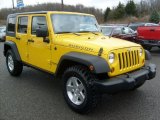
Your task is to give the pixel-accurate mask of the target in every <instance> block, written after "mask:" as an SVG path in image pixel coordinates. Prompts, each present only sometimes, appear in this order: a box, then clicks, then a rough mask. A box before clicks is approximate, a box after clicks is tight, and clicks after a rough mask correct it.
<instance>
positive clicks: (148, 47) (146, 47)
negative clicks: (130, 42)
mask: <svg viewBox="0 0 160 120" xmlns="http://www.w3.org/2000/svg"><path fill="white" fill-rule="evenodd" d="M143 47H144V49H146V50H148V51H151V49H152V47H151V46H143Z"/></svg>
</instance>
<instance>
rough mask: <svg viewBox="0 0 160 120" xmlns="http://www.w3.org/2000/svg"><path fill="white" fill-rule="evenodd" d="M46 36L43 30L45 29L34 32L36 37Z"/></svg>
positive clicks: (46, 31)
mask: <svg viewBox="0 0 160 120" xmlns="http://www.w3.org/2000/svg"><path fill="white" fill-rule="evenodd" d="M48 35H49V33H48V30H45V29H37V30H36V37H43V38H46V37H48Z"/></svg>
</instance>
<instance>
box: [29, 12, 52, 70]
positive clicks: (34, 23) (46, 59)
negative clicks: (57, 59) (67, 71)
mask: <svg viewBox="0 0 160 120" xmlns="http://www.w3.org/2000/svg"><path fill="white" fill-rule="evenodd" d="M47 26H48V25H47V16H46V15H36V16H32V20H31V32H30V37H29V39H28V55H29V57H28V62H29V64H31V65H32V66H34V67H37V68H40V69H42V70H45V71H51V64H50V61H51V49H50V45H51V42H50V43H47V42H44V41H43V39H44V38H41V37H36V30H37V29H47V30H48V27H47ZM48 39H50V35H49V36H48ZM50 40H51V39H50Z"/></svg>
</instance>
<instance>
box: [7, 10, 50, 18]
mask: <svg viewBox="0 0 160 120" xmlns="http://www.w3.org/2000/svg"><path fill="white" fill-rule="evenodd" d="M47 12H49V11H34V12H22V13H14V14H9V15H8V16H9V17H14V16H17V15H28V14H47Z"/></svg>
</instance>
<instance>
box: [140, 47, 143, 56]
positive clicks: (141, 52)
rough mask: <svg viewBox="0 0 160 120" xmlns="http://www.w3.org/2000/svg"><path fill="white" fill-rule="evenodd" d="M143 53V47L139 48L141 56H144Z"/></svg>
mask: <svg viewBox="0 0 160 120" xmlns="http://www.w3.org/2000/svg"><path fill="white" fill-rule="evenodd" d="M142 54H143V49H142V48H141V49H140V50H139V56H142Z"/></svg>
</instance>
